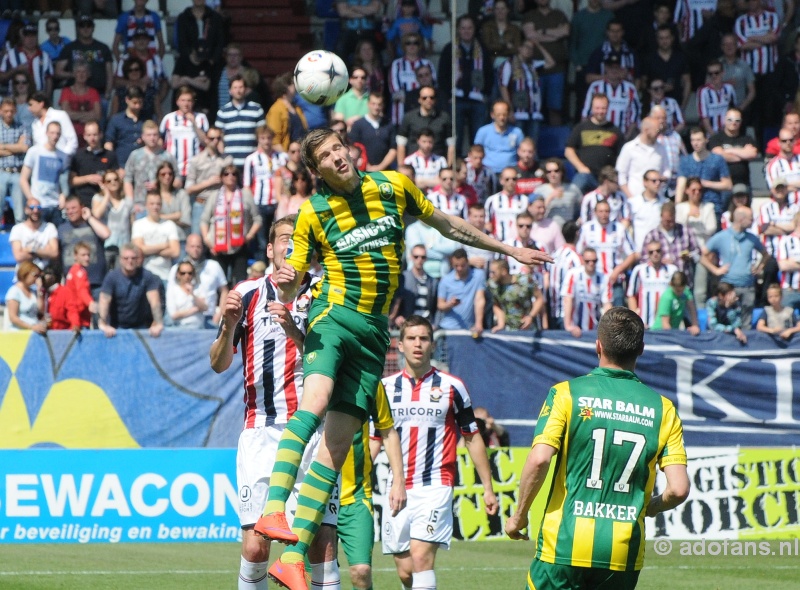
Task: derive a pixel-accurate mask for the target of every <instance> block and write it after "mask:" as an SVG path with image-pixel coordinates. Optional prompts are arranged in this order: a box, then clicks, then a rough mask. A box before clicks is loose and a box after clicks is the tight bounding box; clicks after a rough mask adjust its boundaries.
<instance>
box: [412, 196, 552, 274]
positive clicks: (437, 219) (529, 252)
mask: <svg viewBox="0 0 800 590" xmlns="http://www.w3.org/2000/svg"><path fill="white" fill-rule="evenodd" d="M422 221H423V222H424V223H426V224H428V225H430V226H431V227H432V228H434V229H436V230H438V231H439V233H440V234H442V235H443V236H444V237H446V238H450V239H451V240H455V241H456V242H461V243H462V244H466V245H467V246H474V247H476V248H483V249H484V250H489V251H490V252H497V253H499V254H505V255H506V256H511V257H512V258H515V259H516V260H518V261H519V262H521V263H522V264H542V263H543V262H553V259H552V258H551V257H550V256H549V255H548V254H546V253H545V252H541V251H540V250H533V249H532V248H516V247H514V246H509V245H508V244H504V243H503V242H500V241H498V240H495V239H494V238H493V237H491V236H489V235H486V234H485V233H483V232H481V231H479V230H478V229H476V228H475V227H473V226H472V225H470V224H469V223H468V222H467V221H466V220H465V219H462V218H461V217H456V216H454V215H448V214H447V213H444V212H442V211H441V210H440V209H434V210H433V215H431V216H430V217H428V218H427V219H423V220H422Z"/></svg>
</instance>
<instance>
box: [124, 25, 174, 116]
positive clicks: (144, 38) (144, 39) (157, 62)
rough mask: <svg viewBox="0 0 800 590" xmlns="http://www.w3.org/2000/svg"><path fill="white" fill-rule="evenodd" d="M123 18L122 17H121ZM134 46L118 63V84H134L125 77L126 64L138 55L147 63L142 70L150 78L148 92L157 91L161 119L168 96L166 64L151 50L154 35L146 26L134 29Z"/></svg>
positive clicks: (156, 111)
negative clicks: (162, 108)
mask: <svg viewBox="0 0 800 590" xmlns="http://www.w3.org/2000/svg"><path fill="white" fill-rule="evenodd" d="M120 18H121V17H120ZM132 37H133V46H132V47H130V48H129V49H128V51H127V53H125V54H124V55H123V56H122V58H121V59H120V60H119V63H118V64H117V73H116V79H115V82H114V83H115V85H116V86H130V85H132V83H131V82H129V81H128V80H127V79H126V78H125V74H124V69H123V67H124V65H125V62H126V61H128V59H130V58H131V57H138V58H139V59H140V60H142V62H143V63H144V64H145V71H144V72H142V74H143V75H144V77H146V78H147V79H148V80H150V87H149V89H148V90H147V92H151V91H155V92H156V93H157V96H156V99H155V116H156V119H158V120H161V118H162V117H163V113H162V112H161V103H163V102H164V98H166V96H167V92H168V91H169V86H168V85H167V83H166V81H167V79H166V75H165V73H164V64H163V62H162V61H161V58H160V57H159V56H158V55H157V54H154V53H152V52H151V50H150V41H151V40H152V38H153V37H152V35H151V34H150V32H149V31H148V30H147V29H146V28H145V27H139V28H137V29H136V30H135V31H133V35H132Z"/></svg>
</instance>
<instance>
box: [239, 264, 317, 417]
mask: <svg viewBox="0 0 800 590" xmlns="http://www.w3.org/2000/svg"><path fill="white" fill-rule="evenodd" d="M317 280H318V279H312V278H311V275H306V277H305V278H304V279H303V282H302V284H301V285H300V290H299V291H298V292H297V297H295V299H294V301H292V302H291V303H288V304H286V307H287V308H288V309H289V311H290V313H291V315H292V319H293V320H294V323H295V324H296V325H297V327H298V328H299V329H300V331H301V332H302V333H303V334H305V333H306V324H307V323H308V309H309V307H310V306H311V287H312V285H313V284H314V283H316V282H317ZM276 289H277V287H276V285H275V283H274V282H273V281H272V274H268V275H267V276H265V277H262V278H260V279H251V280H247V281H243V282H241V283H239V284H238V285H236V291H238V292H239V293H241V295H242V308H243V309H244V313H242V319H241V320H239V323H238V324H237V326H236V332H235V335H234V346H237V347H238V346H241V348H242V368H243V371H244V404H245V412H244V427H245V428H254V427H256V426H269V425H271V424H286V423H287V422H288V421H289V418H291V417H292V414H294V413H295V411H296V410H297V408H298V406H299V405H300V398H301V397H302V395H303V355H302V351H300V350H298V349H297V347H296V346H295V344H294V341H293V340H292V339H291V338H287V337H286V332H285V331H284V329H283V328H282V327H281V325H280V324H278V323H277V322H276V321H275V320H274V319H273V317H272V315H271V314H270V313H269V311H268V310H267V303H269V302H270V301H277V295H276Z"/></svg>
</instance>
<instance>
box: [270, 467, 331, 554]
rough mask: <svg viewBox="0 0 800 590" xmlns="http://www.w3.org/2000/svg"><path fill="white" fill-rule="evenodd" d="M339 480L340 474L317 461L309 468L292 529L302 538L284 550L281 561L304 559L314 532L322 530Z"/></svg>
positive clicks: (301, 489) (301, 488)
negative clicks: (326, 511)
mask: <svg viewBox="0 0 800 590" xmlns="http://www.w3.org/2000/svg"><path fill="white" fill-rule="evenodd" d="M337 479H339V474H338V473H336V472H335V471H334V470H333V469H331V468H329V467H325V466H324V465H323V464H322V463H318V462H317V461H314V462H313V463H312V464H311V467H309V468H308V473H306V477H305V479H303V485H301V486H300V494H299V496H298V498H297V512H295V513H294V524H293V525H292V532H293V533H295V534H296V535H297V537H298V539H299V541H298V542H297V544H296V545H294V546H292V547H287V548H286V549H285V550H284V551H283V555H281V561H282V562H284V563H294V562H296V561H301V560H302V559H304V557H305V555H306V553H307V552H308V547H309V545H311V541H313V540H314V535H316V534H317V531H318V530H319V525H320V523H321V522H322V517H323V516H324V515H325V509H326V508H327V504H328V500H329V499H330V497H331V493H332V492H333V488H334V486H335V485H336V480H337Z"/></svg>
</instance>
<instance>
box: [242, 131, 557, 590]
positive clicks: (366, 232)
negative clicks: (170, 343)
mask: <svg viewBox="0 0 800 590" xmlns="http://www.w3.org/2000/svg"><path fill="white" fill-rule="evenodd" d="M301 153H302V157H303V162H304V164H305V165H306V166H307V167H308V168H309V169H311V170H312V171H313V172H314V173H315V174H317V175H319V176H320V177H321V179H322V181H323V182H322V188H321V190H320V191H319V192H318V193H317V194H315V195H313V196H312V197H311V198H310V199H309V200H308V201H306V202H305V203H303V205H302V206H301V207H300V212H299V214H298V217H297V222H296V223H295V229H294V233H293V235H292V240H293V249H292V252H291V254H290V255H289V256H287V258H286V264H285V265H283V266H282V267H281V269H280V270H279V271H277V272H276V273H275V280H276V282H277V283H278V285H280V287H281V289H283V290H284V291H285V292H286V293H287V295H288V296H293V295H294V294H295V292H296V290H297V288H298V287H299V286H300V284H301V280H302V277H303V274H304V273H305V271H306V270H307V269H308V268H309V264H310V262H311V258H312V255H313V254H314V253H315V252H317V253H318V254H319V262H320V264H321V265H322V267H323V269H324V272H325V277H324V278H323V280H322V282H321V283H320V284H319V285H318V286H317V287H315V289H314V294H315V298H314V302H313V303H312V306H311V311H310V312H309V329H308V335H307V337H306V340H305V349H304V358H303V372H304V396H303V399H302V402H301V404H300V408H299V409H298V411H297V412H295V413H294V415H293V416H292V418H291V420H290V421H289V423H288V424H287V426H286V430H285V431H284V433H283V435H282V437H281V442H280V445H279V446H278V452H277V457H276V459H275V468H274V470H273V475H272V479H271V482H270V491H269V497H268V499H267V503H266V506H265V507H264V516H263V517H262V518H261V519H259V521H258V523H257V524H256V527H255V530H256V532H258V533H260V534H263V535H265V536H266V537H269V538H271V539H273V540H278V541H282V542H285V543H289V544H294V547H290V548H288V549H286V550H285V551H284V552H283V555H281V558H280V560H279V561H277V562H275V563H274V564H273V565H272V567H271V568H270V570H269V574H270V577H272V579H273V580H275V581H276V582H278V583H279V584H282V585H283V586H285V587H287V588H290V590H305V588H306V582H305V567H304V565H303V559H304V556H305V554H306V552H307V551H308V546H309V544H310V542H311V539H313V538H314V535H315V533H316V531H317V528H318V527H319V522H320V519H321V518H322V515H323V513H324V509H325V505H326V503H327V501H328V496H329V495H330V492H331V490H332V489H333V486H334V484H335V482H336V478H337V472H338V471H339V470H340V469H341V467H342V464H343V463H344V460H345V458H346V457H347V453H348V451H349V449H350V445H351V444H352V441H353V435H354V434H355V433H356V432H357V431H358V429H359V428H360V427H361V425H362V424H363V423H364V421H365V420H366V418H367V412H368V409H369V403H370V398H371V397H372V396H373V395H374V394H375V391H376V388H377V384H378V381H379V380H380V378H381V374H382V373H383V365H384V361H385V356H386V350H387V347H388V345H389V331H388V319H387V316H386V313H387V312H388V310H389V305H390V303H391V301H392V296H393V295H394V292H395V290H396V289H397V280H398V277H399V276H400V263H401V260H402V256H403V214H404V213H406V212H407V213H408V214H410V215H412V216H414V217H417V218H418V219H420V220H422V221H423V222H424V223H426V224H428V225H430V226H431V227H433V228H435V229H437V230H438V231H440V232H441V233H442V234H443V235H445V236H446V237H448V238H450V239H453V240H457V241H459V242H462V243H465V244H467V245H471V246H477V247H480V248H485V249H487V250H491V251H493V252H498V253H500V254H505V255H507V256H512V257H514V258H516V259H517V260H519V261H520V262H521V263H522V264H539V263H542V262H549V261H550V260H551V259H550V257H549V256H548V255H547V254H545V253H543V252H539V251H536V250H531V249H523V248H517V247H513V246H509V245H506V244H503V243H501V242H498V241H497V240H494V239H493V238H491V237H489V236H486V235H485V234H483V233H482V232H480V231H479V230H477V229H475V228H474V227H472V226H471V225H469V224H468V223H467V222H466V221H465V220H463V219H459V218H456V217H452V216H449V215H447V214H446V213H443V212H441V211H439V210H436V209H434V207H433V205H432V204H431V202H430V201H428V200H427V199H426V198H425V196H424V195H423V194H422V192H421V191H420V190H419V189H418V188H417V187H416V186H414V185H413V184H412V183H411V181H410V180H409V179H408V178H407V177H405V176H403V175H401V174H398V173H396V172H367V173H361V172H359V171H357V170H356V168H355V166H354V165H353V161H352V160H351V158H350V156H349V153H348V150H347V148H346V147H345V146H344V145H343V144H342V140H341V138H340V137H339V135H338V134H337V133H336V132H334V131H331V130H330V129H316V130H314V131H311V132H309V133H308V134H307V135H306V136H305V138H304V139H303V142H302V147H301ZM326 412H327V418H326V420H325V429H324V434H323V436H322V444H321V447H320V450H319V452H318V453H317V459H316V461H315V462H314V463H313V464H312V466H311V468H310V469H311V471H313V472H314V473H315V474H316V475H317V477H316V478H315V479H313V481H310V480H309V478H308V477H306V479H305V481H304V482H303V485H302V486H301V489H300V499H299V500H298V510H297V514H296V516H295V520H294V525H293V527H292V529H289V526H288V524H287V522H286V516H285V514H284V511H285V504H286V500H287V498H288V497H289V494H290V492H291V489H292V487H293V485H294V481H295V477H296V473H297V466H298V465H299V463H300V460H301V458H302V455H303V450H304V449H305V447H306V445H307V444H308V441H309V440H310V438H311V436H312V434H313V433H314V432H316V430H317V427H318V426H319V424H320V421H321V420H322V417H323V416H326ZM404 491H405V490H404V489H403V487H402V482H397V483H396V484H395V485H394V486H393V488H392V490H390V492H389V499H390V508H391V510H392V511H397V510H399V509H400V507H401V506H402V502H401V496H400V494H401V493H404Z"/></svg>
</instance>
